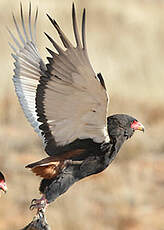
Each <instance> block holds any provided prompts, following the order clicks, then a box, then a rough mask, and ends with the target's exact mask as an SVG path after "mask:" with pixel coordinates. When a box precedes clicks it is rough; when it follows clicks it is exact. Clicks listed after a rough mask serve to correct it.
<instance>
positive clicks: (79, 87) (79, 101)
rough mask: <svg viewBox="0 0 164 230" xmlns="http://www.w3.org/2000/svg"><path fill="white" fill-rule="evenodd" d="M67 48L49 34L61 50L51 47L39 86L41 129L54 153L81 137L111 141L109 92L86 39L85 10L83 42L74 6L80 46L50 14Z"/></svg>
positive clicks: (38, 109)
mask: <svg viewBox="0 0 164 230" xmlns="http://www.w3.org/2000/svg"><path fill="white" fill-rule="evenodd" d="M48 17H49V19H50V21H51V23H52V24H53V26H54V27H55V29H56V30H57V32H58V34H59V36H60V38H61V41H62V43H63V45H64V47H65V48H66V49H65V50H63V49H62V48H61V47H60V46H59V45H58V44H57V43H56V42H55V41H54V40H53V39H52V38H51V37H50V36H49V35H48V34H46V36H47V37H48V39H49V40H50V41H51V43H52V44H53V46H54V47H55V49H56V50H57V52H58V53H56V52H53V51H52V50H50V49H48V51H49V53H50V54H51V56H52V57H51V58H48V61H49V64H47V74H48V76H49V77H48V78H47V76H42V77H41V80H40V84H39V86H38V88H37V95H36V103H37V114H38V116H39V119H38V120H39V121H40V122H41V123H43V124H42V125H41V126H40V129H41V130H42V131H43V133H44V137H45V139H46V143H47V147H46V151H47V152H48V153H49V154H50V155H53V150H54V149H55V147H56V146H65V145H68V144H70V143H73V142H74V141H76V140H78V139H81V140H83V139H92V140H93V142H96V143H102V142H106V141H109V138H108V134H107V130H106V120H107V119H106V116H107V103H108V99H107V93H106V89H105V83H104V81H103V78H102V76H101V74H99V75H98V76H96V74H95V73H94V71H93V69H92V66H91V64H90V62H89V59H88V54H87V48H86V39H85V9H84V11H83V18H82V43H81V40H80V36H79V32H78V28H77V22H76V15H75V8H74V5H73V8H72V19H73V30H74V35H75V40H76V45H77V46H76V47H74V46H73V45H72V44H71V42H70V41H69V40H68V39H67V37H66V36H65V34H64V33H63V31H62V30H61V28H60V27H59V25H58V24H57V22H56V21H55V20H53V19H51V17H50V16H48Z"/></svg>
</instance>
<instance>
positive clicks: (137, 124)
mask: <svg viewBox="0 0 164 230" xmlns="http://www.w3.org/2000/svg"><path fill="white" fill-rule="evenodd" d="M131 128H132V129H134V130H139V131H142V132H144V130H145V129H144V126H143V124H141V123H140V122H139V121H134V122H133V123H132V124H131Z"/></svg>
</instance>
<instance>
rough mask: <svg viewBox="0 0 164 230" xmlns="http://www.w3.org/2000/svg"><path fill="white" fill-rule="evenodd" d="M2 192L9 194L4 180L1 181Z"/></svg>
mask: <svg viewBox="0 0 164 230" xmlns="http://www.w3.org/2000/svg"><path fill="white" fill-rule="evenodd" d="M0 190H2V191H4V192H5V193H6V192H7V185H6V182H5V181H4V180H0Z"/></svg>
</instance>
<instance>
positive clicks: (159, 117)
mask: <svg viewBox="0 0 164 230" xmlns="http://www.w3.org/2000/svg"><path fill="white" fill-rule="evenodd" d="M19 2H20V1H19V0H13V1H6V0H1V1H0V39H1V40H0V67H1V73H0V76H1V87H0V149H1V151H0V169H1V170H2V171H3V172H4V173H5V174H6V177H7V182H8V188H9V191H8V194H7V195H5V196H2V197H1V200H0V230H11V229H12V230H13V229H19V228H21V227H23V226H24V225H25V224H27V223H28V222H29V221H30V220H31V219H32V216H33V215H34V213H33V212H31V211H29V210H28V207H29V204H30V201H31V200H32V199H33V198H38V197H39V196H40V195H39V192H38V186H39V181H40V178H36V177H35V176H33V175H32V174H31V173H30V172H28V170H26V169H25V168H24V165H26V164H28V163H30V162H32V161H34V160H39V159H40V158H41V157H44V156H45V154H44V151H43V149H42V147H41V143H40V141H39V138H38V137H37V135H35V133H34V132H33V130H32V128H31V127H30V125H29V124H28V123H27V121H26V120H25V118H24V115H23V113H22V111H21V109H20V106H19V104H18V101H17V98H16V96H15V92H14V88H13V84H12V80H11V78H12V74H13V72H12V69H13V60H12V58H11V56H10V52H11V49H10V48H9V46H8V41H9V40H10V38H9V35H8V33H7V30H6V26H8V27H9V28H10V29H11V30H13V31H14V32H15V29H14V26H13V22H12V16H11V13H12V12H14V13H15V15H16V18H17V19H18V20H19ZM22 2H23V8H24V9H25V10H24V11H25V13H27V12H28V1H25V0H24V1H22ZM75 4H76V9H77V13H78V19H79V21H80V20H81V14H82V8H84V7H86V9H87V42H88V51H89V56H90V59H91V62H92V64H93V66H94V69H95V71H96V72H101V73H102V74H103V76H104V77H105V80H106V84H107V87H108V89H109V92H110V98H111V103H110V108H109V111H110V113H111V114H112V113H119V112H121V113H128V114H131V115H133V116H134V117H136V118H137V119H138V120H139V121H141V122H142V123H143V124H144V125H145V129H146V131H145V133H144V135H143V134H142V133H140V132H137V133H135V135H134V137H133V138H132V139H131V140H129V141H128V142H127V143H126V144H125V145H124V146H123V148H122V149H121V151H120V154H119V156H118V157H117V159H116V160H115V162H114V163H113V164H112V165H111V166H110V167H109V168H108V169H107V170H106V171H105V172H103V173H101V174H100V175H98V176H92V177H90V178H87V179H85V180H83V181H81V182H80V183H78V184H76V185H74V186H73V187H72V188H71V189H70V190H69V191H68V192H67V193H66V194H65V195H63V196H62V197H60V198H59V199H58V200H57V201H56V202H55V203H53V204H52V205H51V206H50V207H49V208H48V210H47V217H48V222H49V223H50V225H51V227H52V229H53V230H54V229H58V230H66V229H67V230H75V229H78V230H84V229H85V230H145V229H149V230H163V229H164V218H163V212H164V196H163V191H164V168H163V164H164V138H163V127H164V90H163V88H164V68H163V66H164V1H162V0H161V1H160V0H110V1H109V0H102V1H99V0H90V1H88V0H83V1H78V0H75ZM71 5H72V1H71V0H60V1H59V0H46V1H44V0H42V1H41V0H40V1H39V0H38V1H32V8H33V9H35V8H36V6H38V7H39V18H38V27H37V40H38V48H39V50H40V53H41V55H42V56H43V57H44V60H46V59H45V57H46V55H48V54H47V52H46V51H45V47H46V46H48V47H51V45H50V42H49V41H48V40H47V39H46V38H45V36H44V34H43V32H44V31H46V32H48V33H49V34H50V35H52V36H53V37H55V38H56V37H57V35H56V32H55V31H54V30H53V27H52V26H51V25H50V22H49V21H48V19H47V17H46V15H45V14H46V13H49V14H50V15H51V16H52V17H55V18H56V19H57V21H58V22H59V23H60V25H61V26H62V28H63V29H64V31H65V32H66V34H68V36H69V38H70V39H73V36H72V26H71ZM19 23H20V21H19ZM10 41H11V40H10Z"/></svg>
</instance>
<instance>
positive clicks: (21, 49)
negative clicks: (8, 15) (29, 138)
mask: <svg viewBox="0 0 164 230" xmlns="http://www.w3.org/2000/svg"><path fill="white" fill-rule="evenodd" d="M20 11H21V23H22V29H23V34H22V33H21V30H20V28H19V27H18V24H17V21H16V19H15V16H14V15H13V21H14V24H15V28H16V31H17V35H18V38H19V40H20V42H19V41H18V40H17V38H16V37H15V36H14V35H13V33H12V32H11V31H10V30H9V33H10V35H11V38H12V39H13V41H14V43H15V45H16V47H15V46H14V45H12V44H11V43H9V44H10V46H11V48H12V50H13V51H14V53H13V54H12V57H13V58H14V59H15V63H14V65H15V69H14V76H13V82H14V86H15V91H16V94H17V96H18V99H19V102H20V104H21V106H22V109H23V111H24V114H25V116H26V118H27V120H28V121H29V122H30V123H31V125H32V126H33V128H34V130H35V131H36V132H37V133H38V135H39V136H40V137H42V138H43V136H42V135H41V130H40V129H39V126H40V125H41V123H40V122H38V121H37V119H38V116H37V113H36V108H35V107H36V103H35V98H36V89H37V86H38V84H39V79H40V76H41V74H42V73H43V70H46V67H45V65H44V63H43V61H42V59H41V58H40V56H39V53H38V50H37V48H36V40H35V34H36V32H35V30H36V21H37V15H38V10H36V13H35V19H34V27H33V28H32V22H31V3H30V5H29V21H28V28H29V34H28V32H27V30H26V27H25V21H24V15H23V9H22V4H20ZM32 31H34V32H32ZM43 141H44V139H43Z"/></svg>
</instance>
